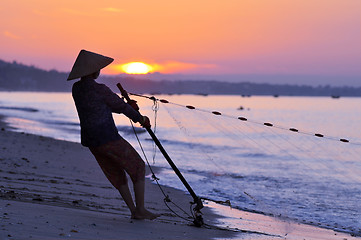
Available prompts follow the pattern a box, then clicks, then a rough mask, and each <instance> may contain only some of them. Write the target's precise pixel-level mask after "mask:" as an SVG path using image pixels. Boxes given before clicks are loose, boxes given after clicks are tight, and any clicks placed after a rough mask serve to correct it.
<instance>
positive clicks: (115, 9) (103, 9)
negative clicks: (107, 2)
mask: <svg viewBox="0 0 361 240" xmlns="http://www.w3.org/2000/svg"><path fill="white" fill-rule="evenodd" d="M101 10H102V11H105V12H113V13H119V12H123V11H124V10H123V9H120V8H113V7H108V8H102V9H101Z"/></svg>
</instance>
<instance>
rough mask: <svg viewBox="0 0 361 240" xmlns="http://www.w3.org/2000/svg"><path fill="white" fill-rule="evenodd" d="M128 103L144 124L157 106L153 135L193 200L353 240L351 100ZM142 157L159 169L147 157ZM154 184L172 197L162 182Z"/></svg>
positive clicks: (360, 148)
mask: <svg viewBox="0 0 361 240" xmlns="http://www.w3.org/2000/svg"><path fill="white" fill-rule="evenodd" d="M135 98H138V99H137V100H138V101H140V105H144V106H146V107H144V109H142V111H143V112H144V113H143V114H147V115H148V116H154V112H153V110H154V103H157V104H159V105H157V107H156V110H157V111H156V112H157V115H156V118H154V119H153V123H155V122H156V125H157V129H156V134H157V135H158V137H159V138H160V140H161V142H162V143H163V144H164V147H165V148H166V149H167V151H168V152H169V153H170V155H171V157H172V158H173V160H174V161H175V163H176V164H177V166H178V167H179V168H180V170H181V172H183V174H184V175H185V177H186V179H187V180H189V182H190V185H191V186H193V188H194V190H195V192H196V193H197V194H198V195H200V196H202V197H205V198H208V199H217V200H221V201H227V200H230V202H231V203H232V206H233V207H236V208H240V209H243V210H247V211H253V212H260V213H264V214H267V215H272V216H276V217H282V218H283V219H292V220H296V221H299V222H306V223H310V224H317V225H319V226H323V227H327V228H332V229H335V230H339V231H346V232H350V233H352V234H355V235H361V230H360V229H361V225H360V223H359V220H360V219H361V214H360V213H359V211H358V210H359V209H360V207H361V205H360V202H359V199H360V198H361V187H360V183H361V162H360V154H361V139H360V138H359V135H358V133H359V132H360V128H359V127H358V123H357V121H358V120H359V116H360V115H358V114H360V112H357V110H356V109H357V100H356V99H344V100H343V99H339V100H332V99H328V98H292V97H288V98H286V97H285V98H271V97H251V98H249V97H248V98H244V97H237V96H228V97H227V96H184V95H182V96H157V99H158V101H154V99H153V100H149V99H144V98H142V97H139V96H138V97H135ZM165 99H166V100H165ZM159 100H160V101H159ZM332 101H333V102H332ZM336 101H337V102H336ZM330 103H331V104H332V106H330ZM152 108H153V109H152ZM148 140H149V139H148ZM146 151H147V152H148V155H149V154H152V155H153V159H154V161H155V162H156V165H160V166H163V167H167V164H166V163H164V161H163V160H162V157H161V156H160V155H159V154H158V155H157V156H156V155H154V152H155V150H154V148H151V147H148V149H146ZM163 178H164V179H165V180H164V181H163V183H164V184H167V185H171V186H174V187H178V188H179V187H180V186H179V185H180V184H181V183H179V181H178V180H177V179H176V177H172V173H171V172H167V173H165V174H163ZM161 179H162V177H161ZM161 183H162V182H161Z"/></svg>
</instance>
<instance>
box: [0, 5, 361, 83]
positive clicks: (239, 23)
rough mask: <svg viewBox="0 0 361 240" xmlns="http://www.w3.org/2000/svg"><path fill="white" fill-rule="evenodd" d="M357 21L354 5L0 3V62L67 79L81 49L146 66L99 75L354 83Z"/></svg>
mask: <svg viewBox="0 0 361 240" xmlns="http://www.w3.org/2000/svg"><path fill="white" fill-rule="evenodd" d="M140 6H141V7H140ZM360 15H361V1H360V0H327V1H325V0H312V1H304V0H293V1H290V0H272V1H269V0H242V1H225V2H224V1H207V0H199V1H193V0H183V1H160V2H159V1H158V2H157V1H156V2H150V1H146V0H140V1H118V0H104V1H95V0H89V1H82V0H81V1H73V0H63V1H61V4H60V2H58V1H49V0H17V1H3V2H2V4H1V6H0V20H1V21H0V43H1V44H0V52H1V56H0V58H1V59H2V60H5V61H14V60H15V61H17V62H20V63H24V64H27V65H34V66H37V67H40V68H43V69H46V70H51V69H56V70H59V71H64V72H69V71H70V70H71V67H72V64H73V62H74V59H75V57H76V56H77V54H78V52H79V51H80V49H87V50H89V51H93V52H97V53H100V54H103V55H106V56H110V57H112V58H114V64H113V65H114V66H115V65H117V64H125V63H129V62H132V61H139V62H142V63H147V64H148V65H147V66H145V65H142V64H138V65H134V66H131V67H130V69H129V70H128V69H124V70H122V69H121V68H118V67H117V68H116V69H110V68H106V69H104V73H106V74H119V73H121V72H128V73H132V74H144V73H149V72H150V73H154V72H160V73H167V74H168V73H171V74H174V73H176V74H208V75H217V74H229V75H232V74H257V75H269V74H291V75H327V76H330V75H332V76H334V75H337V76H342V75H349V76H361V64H360V63H361V46H360V42H361V33H360V29H361V22H360ZM134 59H138V60H134ZM133 68H136V69H133Z"/></svg>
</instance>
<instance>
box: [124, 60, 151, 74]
mask: <svg viewBox="0 0 361 240" xmlns="http://www.w3.org/2000/svg"><path fill="white" fill-rule="evenodd" d="M121 68H122V70H123V71H124V72H125V73H128V74H147V73H149V72H151V71H152V70H153V67H152V66H150V65H148V64H146V63H143V62H130V63H127V64H123V65H122V66H121Z"/></svg>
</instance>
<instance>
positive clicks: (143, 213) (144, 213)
mask: <svg viewBox="0 0 361 240" xmlns="http://www.w3.org/2000/svg"><path fill="white" fill-rule="evenodd" d="M159 216H160V214H155V213H152V212H149V211H148V210H147V209H142V210H136V211H135V213H133V214H132V219H139V220H142V219H149V220H153V219H156V218H157V217H159Z"/></svg>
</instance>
